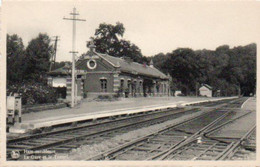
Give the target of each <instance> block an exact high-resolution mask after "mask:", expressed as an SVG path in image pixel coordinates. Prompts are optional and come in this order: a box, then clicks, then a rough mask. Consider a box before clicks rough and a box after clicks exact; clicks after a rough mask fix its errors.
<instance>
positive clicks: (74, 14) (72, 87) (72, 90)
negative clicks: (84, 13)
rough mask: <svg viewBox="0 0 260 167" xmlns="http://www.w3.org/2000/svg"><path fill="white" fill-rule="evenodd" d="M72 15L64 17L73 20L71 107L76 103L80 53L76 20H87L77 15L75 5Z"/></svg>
mask: <svg viewBox="0 0 260 167" xmlns="http://www.w3.org/2000/svg"><path fill="white" fill-rule="evenodd" d="M70 15H72V17H71V18H65V17H64V18H63V19H64V20H71V21H72V51H70V53H72V70H71V71H72V76H71V79H72V84H71V107H74V104H75V54H76V53H78V52H76V51H75V49H76V21H86V20H85V19H78V18H77V15H79V13H77V11H76V8H75V7H74V8H73V12H72V13H70Z"/></svg>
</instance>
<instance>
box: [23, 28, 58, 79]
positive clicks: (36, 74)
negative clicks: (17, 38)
mask: <svg viewBox="0 0 260 167" xmlns="http://www.w3.org/2000/svg"><path fill="white" fill-rule="evenodd" d="M50 42H51V39H50V38H49V36H48V35H47V34H41V33H40V34H39V35H38V37H36V38H34V39H32V40H31V41H30V42H29V44H28V46H27V48H26V59H27V60H28V66H27V74H28V75H27V77H28V79H39V78H42V77H43V76H44V75H45V74H46V72H47V71H48V70H49V66H50V57H51V55H52V54H53V52H54V49H53V46H52V45H51V44H50Z"/></svg>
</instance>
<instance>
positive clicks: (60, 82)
mask: <svg viewBox="0 0 260 167" xmlns="http://www.w3.org/2000/svg"><path fill="white" fill-rule="evenodd" d="M48 84H49V85H50V86H52V87H66V76H64V77H54V76H53V77H51V76H50V77H48Z"/></svg>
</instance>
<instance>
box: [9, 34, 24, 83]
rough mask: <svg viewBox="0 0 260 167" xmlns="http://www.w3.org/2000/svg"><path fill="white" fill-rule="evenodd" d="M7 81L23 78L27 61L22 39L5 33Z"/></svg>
mask: <svg viewBox="0 0 260 167" xmlns="http://www.w3.org/2000/svg"><path fill="white" fill-rule="evenodd" d="M6 41H7V82H9V83H10V82H11V83H16V82H21V81H22V80H23V79H24V75H25V71H26V68H27V63H26V60H25V56H24V45H23V41H22V39H21V38H20V37H19V36H18V35H16V34H14V35H8V34H7V40H6Z"/></svg>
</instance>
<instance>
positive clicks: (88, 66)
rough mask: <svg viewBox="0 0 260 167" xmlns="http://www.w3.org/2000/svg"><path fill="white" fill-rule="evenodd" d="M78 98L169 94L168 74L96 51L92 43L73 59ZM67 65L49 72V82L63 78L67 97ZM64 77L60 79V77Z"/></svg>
mask: <svg viewBox="0 0 260 167" xmlns="http://www.w3.org/2000/svg"><path fill="white" fill-rule="evenodd" d="M76 73H77V79H76V87H77V88H76V89H77V91H76V93H77V96H78V99H82V98H86V97H87V98H90V99H92V98H96V97H99V96H120V97H142V96H144V97H147V96H168V95H169V94H170V87H169V85H170V83H169V82H170V76H169V75H165V74H164V73H162V72H161V71H159V70H158V69H156V68H155V67H154V66H153V62H152V61H151V62H150V65H146V64H139V63H136V62H133V61H132V60H131V59H129V58H126V57H121V58H119V57H113V56H111V55H107V54H101V53H98V52H96V51H95V46H90V50H89V51H88V52H87V53H86V54H85V55H83V56H81V57H80V58H79V60H78V61H77V62H76ZM70 74H71V71H70V70H69V68H68V67H63V68H60V69H56V70H53V71H51V72H49V79H48V81H49V84H50V85H55V84H57V83H55V82H58V81H60V82H61V81H62V83H63V85H64V82H65V80H66V87H67V96H70V90H71V84H70V81H71V78H70ZM61 78H63V79H61Z"/></svg>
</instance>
